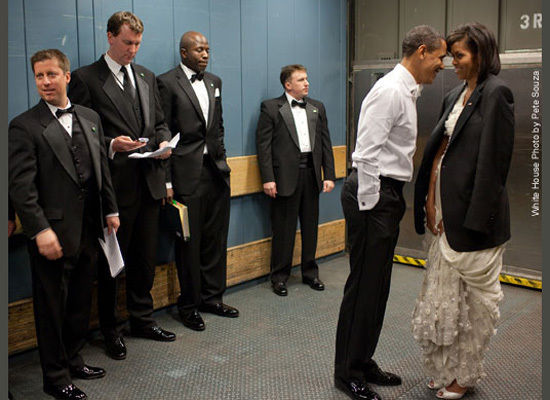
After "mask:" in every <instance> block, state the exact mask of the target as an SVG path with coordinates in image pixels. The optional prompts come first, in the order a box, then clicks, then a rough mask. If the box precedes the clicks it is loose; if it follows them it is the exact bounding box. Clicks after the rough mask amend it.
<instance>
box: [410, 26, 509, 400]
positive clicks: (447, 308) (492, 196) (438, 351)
mask: <svg viewBox="0 0 550 400" xmlns="http://www.w3.org/2000/svg"><path fill="white" fill-rule="evenodd" d="M446 41H447V49H449V51H450V53H451V55H452V57H453V65H454V67H455V72H456V74H457V76H458V78H459V79H461V80H463V81H464V83H463V84H461V85H460V86H458V87H456V88H455V89H453V90H451V91H450V92H449V93H448V94H447V95H446V96H445V99H444V103H443V108H442V113H441V118H440V119H439V122H438V124H437V125H436V127H435V129H434V131H433V133H432V135H431V137H430V139H429V141H428V143H427V144H426V148H425V151H424V156H423V160H422V164H421V167H420V170H419V173H418V178H417V181H416V184H415V227H416V231H417V232H418V233H419V234H423V233H424V232H425V227H424V225H426V226H427V228H428V231H429V235H430V236H431V244H430V246H429V250H428V262H427V267H426V274H425V278H424V282H423V285H422V289H421V292H420V295H419V297H418V299H417V302H416V306H415V309H414V312H413V321H412V330H413V335H414V338H415V339H416V340H417V341H418V342H419V343H420V345H421V347H422V350H423V353H424V365H425V369H426V371H427V372H428V374H429V375H430V376H431V377H432V379H431V380H430V381H429V382H428V386H429V387H430V388H434V389H435V388H439V390H438V392H437V395H436V396H437V397H438V398H443V399H460V398H462V397H463V396H464V394H465V393H466V392H467V390H468V388H470V387H472V386H474V385H475V384H476V383H477V382H478V381H479V380H480V379H481V378H482V377H483V376H484V372H483V358H484V354H485V351H486V349H487V346H488V344H489V340H490V338H491V336H492V335H493V334H494V332H495V325H496V323H497V321H498V318H499V309H498V303H499V301H500V300H501V299H502V290H501V288H500V282H499V280H498V278H499V274H500V270H501V268H502V254H503V252H504V243H505V242H506V241H508V239H509V238H510V215H509V204H508V196H507V194H506V188H505V184H506V177H507V175H508V170H509V167H510V160H511V157H512V148H513V142H514V100H513V96H512V92H511V91H510V89H509V88H508V87H507V86H506V85H505V84H504V82H503V81H501V80H500V79H499V78H497V76H496V75H497V74H498V73H499V72H500V59H499V54H498V47H497V44H496V41H495V38H494V35H493V34H492V33H491V32H490V31H489V30H488V29H487V28H486V27H485V26H483V25H481V24H478V23H469V24H465V25H462V26H460V27H458V28H457V29H455V30H454V31H453V32H451V33H450V34H449V35H448V37H447V39H446Z"/></svg>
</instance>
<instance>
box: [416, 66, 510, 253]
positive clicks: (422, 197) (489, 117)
mask: <svg viewBox="0 0 550 400" xmlns="http://www.w3.org/2000/svg"><path fill="white" fill-rule="evenodd" d="M463 89H464V85H460V86H458V87H456V88H455V89H453V90H451V91H450V92H449V93H448V94H447V95H446V96H445V99H444V102H443V108H442V112H441V118H440V119H439V122H438V123H437V125H436V127H435V129H434V130H433V133H432V135H431V137H430V139H429V141H428V143H427V144H426V148H425V150H424V156H423V159H422V164H421V166H420V169H419V172H418V177H417V180H416V184H415V194H414V214H415V228H416V231H417V232H418V233H419V234H423V233H424V231H425V228H424V222H425V209H424V206H425V202H426V196H427V193H428V188H429V181H430V172H431V168H432V163H433V159H434V157H435V154H436V152H437V149H438V148H439V146H440V143H441V140H442V139H443V132H444V130H445V120H446V119H447V117H448V115H449V113H450V112H451V110H452V108H453V106H454V104H455V102H456V100H457V98H458V97H459V95H460V93H461V92H462V90H463ZM513 145H514V98H513V95H512V92H511V91H510V89H509V88H508V87H507V86H506V85H505V84H504V82H503V81H502V80H500V79H499V78H497V77H496V76H494V75H489V77H488V78H487V79H486V80H485V81H483V82H482V83H480V84H478V86H477V87H476V89H475V90H474V92H473V93H472V95H471V96H470V99H469V100H468V102H467V104H466V106H465V107H464V109H463V111H462V113H461V114H460V117H459V119H458V121H457V123H456V126H455V129H454V131H453V134H452V136H451V140H450V142H449V145H448V148H447V151H446V154H445V156H444V157H443V161H442V164H441V177H440V179H441V203H442V213H443V225H444V228H445V233H446V235H447V240H448V242H449V245H450V246H451V248H452V249H453V250H455V251H474V250H483V249H487V248H491V247H495V246H498V245H500V244H502V243H504V242H506V241H507V240H508V239H509V238H510V210H509V204H508V195H507V193H506V187H505V184H506V178H507V175H508V170H509V168H510V160H511V157H512V148H513Z"/></svg>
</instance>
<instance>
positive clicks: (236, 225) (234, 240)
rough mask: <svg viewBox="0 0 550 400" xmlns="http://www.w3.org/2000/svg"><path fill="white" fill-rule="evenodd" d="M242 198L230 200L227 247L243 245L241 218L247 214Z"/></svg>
mask: <svg viewBox="0 0 550 400" xmlns="http://www.w3.org/2000/svg"><path fill="white" fill-rule="evenodd" d="M243 199H244V197H237V198H232V199H231V215H230V217H229V235H228V238H227V247H232V246H237V245H239V244H243V243H244V242H243V223H242V221H243V218H245V215H246V214H247V212H246V210H245V209H244V207H243V201H244V200H243Z"/></svg>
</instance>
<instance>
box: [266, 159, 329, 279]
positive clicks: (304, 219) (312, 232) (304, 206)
mask: <svg viewBox="0 0 550 400" xmlns="http://www.w3.org/2000/svg"><path fill="white" fill-rule="evenodd" d="M316 179H317V178H316V177H315V171H314V169H313V167H312V166H311V165H310V166H307V167H305V168H300V170H299V175H298V183H297V185H296V190H295V191H294V193H293V194H292V195H290V196H277V197H276V198H274V199H272V201H271V228H272V231H273V239H272V247H271V282H273V283H277V282H286V281H287V280H288V277H289V276H290V270H291V268H292V252H293V251H294V239H295V237H296V221H297V219H298V217H299V218H300V230H301V234H302V264H301V265H302V278H306V279H314V278H317V277H318V276H319V268H318V266H317V263H316V262H315V252H316V250H317V230H318V223H319V188H318V185H317V181H316Z"/></svg>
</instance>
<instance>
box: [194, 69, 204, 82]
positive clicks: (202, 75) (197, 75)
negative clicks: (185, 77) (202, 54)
mask: <svg viewBox="0 0 550 400" xmlns="http://www.w3.org/2000/svg"><path fill="white" fill-rule="evenodd" d="M202 78H204V72H197V73H196V74H193V75H191V83H193V82H195V81H197V80H198V81H202Z"/></svg>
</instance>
